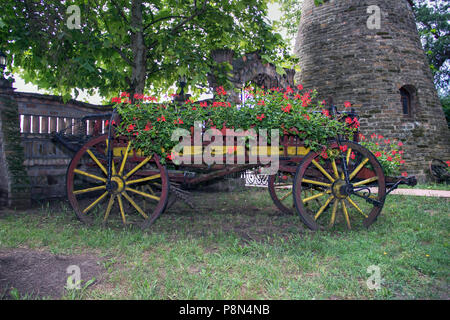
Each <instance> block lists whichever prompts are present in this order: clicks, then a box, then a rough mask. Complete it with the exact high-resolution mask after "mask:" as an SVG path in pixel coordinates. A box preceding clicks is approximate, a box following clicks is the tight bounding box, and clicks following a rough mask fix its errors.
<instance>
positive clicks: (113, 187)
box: [110, 175, 125, 194]
mask: <svg viewBox="0 0 450 320" xmlns="http://www.w3.org/2000/svg"><path fill="white" fill-rule="evenodd" d="M124 189H125V181H124V180H123V179H122V177H120V176H117V175H115V176H112V177H111V184H110V191H111V192H112V193H114V194H117V193H122V192H123V190H124Z"/></svg>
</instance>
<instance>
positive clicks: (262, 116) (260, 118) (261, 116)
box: [256, 113, 266, 121]
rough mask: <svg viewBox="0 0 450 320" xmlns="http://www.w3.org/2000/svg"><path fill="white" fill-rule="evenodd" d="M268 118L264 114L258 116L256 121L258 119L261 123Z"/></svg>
mask: <svg viewBox="0 0 450 320" xmlns="http://www.w3.org/2000/svg"><path fill="white" fill-rule="evenodd" d="M265 117H266V116H265V115H264V113H262V114H261V115H260V116H258V115H257V116H256V119H258V120H259V121H262V119H264V118H265Z"/></svg>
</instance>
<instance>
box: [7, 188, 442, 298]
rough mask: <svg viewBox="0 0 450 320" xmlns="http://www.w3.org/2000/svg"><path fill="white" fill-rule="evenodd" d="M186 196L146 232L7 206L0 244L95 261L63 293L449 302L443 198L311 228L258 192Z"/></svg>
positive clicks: (51, 208) (393, 203) (395, 201)
mask: <svg viewBox="0 0 450 320" xmlns="http://www.w3.org/2000/svg"><path fill="white" fill-rule="evenodd" d="M192 195H193V202H194V203H195V205H196V207H195V209H190V208H189V207H188V206H186V205H185V204H184V203H182V202H177V203H176V204H175V205H174V206H173V207H172V208H171V209H170V210H168V211H167V212H166V213H164V214H163V215H162V216H161V217H160V218H159V219H158V220H157V221H156V223H155V224H154V225H153V226H151V227H150V229H149V230H147V231H141V230H139V229H137V228H133V227H127V228H123V227H121V225H120V222H119V217H116V220H114V221H112V222H111V223H110V224H109V227H107V228H101V227H100V226H90V227H88V226H84V225H82V224H81V223H79V222H78V221H77V220H76V219H75V214H74V213H73V212H72V211H71V209H69V207H68V205H67V204H66V203H65V202H59V203H51V204H49V205H44V206H43V207H42V208H39V209H35V210H28V211H26V212H20V211H16V212H15V211H10V212H2V213H0V249H9V248H27V249H32V250H39V251H45V252H50V253H54V254H64V255H77V254H90V255H93V256H95V257H97V258H98V263H99V264H100V265H101V266H102V268H104V276H102V278H101V279H100V281H97V282H96V283H95V284H94V285H92V286H90V287H88V288H87V289H85V290H81V291H77V292H76V293H74V292H66V294H65V295H64V296H63V298H65V299H71V298H76V299H448V296H449V265H450V263H449V262H450V259H449V230H450V219H449V213H450V200H449V199H443V198H425V197H406V196H397V195H392V196H390V197H389V198H388V200H387V201H386V204H385V207H384V209H383V212H382V214H381V216H380V218H379V219H378V221H376V222H375V223H374V224H373V225H372V226H371V227H370V229H368V230H367V229H356V230H352V231H346V230H345V228H337V230H334V231H326V232H324V231H322V232H311V231H309V230H307V229H305V227H304V226H303V224H302V222H301V221H300V218H299V217H298V216H286V215H280V214H279V213H278V212H277V211H276V209H275V207H274V205H273V204H272V201H271V199H270V197H269V195H268V193H267V190H265V189H259V188H257V189H256V190H255V189H246V191H243V192H234V193H198V192H194V193H193V194H192ZM371 265H376V266H378V267H379V268H380V272H381V277H382V283H381V289H380V290H370V289H369V288H368V287H367V285H366V281H367V279H368V277H369V276H370V273H368V272H367V268H368V267H369V266H371ZM0 294H1V293H0ZM16 295H17V296H18V297H19V298H20V297H21V298H27V297H29V296H28V295H27V293H19V294H17V293H16Z"/></svg>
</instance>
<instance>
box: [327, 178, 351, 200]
mask: <svg viewBox="0 0 450 320" xmlns="http://www.w3.org/2000/svg"><path fill="white" fill-rule="evenodd" d="M352 189H353V185H352V184H348V185H347V184H346V183H345V181H344V180H341V179H339V180H336V181H335V182H334V183H333V185H332V187H331V190H332V192H333V195H334V196H335V197H336V198H338V199H345V198H347V197H348V196H349V194H350V192H351V190H352Z"/></svg>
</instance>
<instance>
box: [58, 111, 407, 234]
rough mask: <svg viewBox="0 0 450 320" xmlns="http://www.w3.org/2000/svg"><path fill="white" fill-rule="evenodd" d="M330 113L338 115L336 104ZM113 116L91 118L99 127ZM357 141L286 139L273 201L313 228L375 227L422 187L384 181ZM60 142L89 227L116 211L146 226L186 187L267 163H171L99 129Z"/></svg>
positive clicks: (70, 189)
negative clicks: (389, 201) (390, 199)
mask: <svg viewBox="0 0 450 320" xmlns="http://www.w3.org/2000/svg"><path fill="white" fill-rule="evenodd" d="M330 110H331V112H332V114H337V112H336V109H335V107H332V108H330ZM111 116H112V115H111V114H107V115H105V114H102V115H93V116H89V117H86V119H90V121H94V122H96V123H97V124H100V121H101V120H102V119H109V118H110V117H111ZM86 119H84V120H86ZM111 119H112V118H111ZM97 127H98V126H97ZM357 136H358V135H356V136H355V139H353V141H349V140H344V139H343V138H342V137H336V138H335V139H332V140H330V141H329V146H328V150H331V152H330V154H331V156H326V157H324V156H323V155H321V154H319V153H317V152H314V151H311V150H309V149H308V148H306V147H305V145H304V142H303V141H302V140H300V139H299V138H298V137H296V136H290V135H285V136H282V137H281V139H280V145H279V149H278V151H277V152H278V156H279V170H278V172H277V173H276V174H273V175H271V176H270V177H269V179H268V190H269V193H270V196H271V198H272V199H273V202H274V204H275V205H276V207H277V208H278V209H279V210H280V212H282V213H286V214H291V213H295V212H296V213H298V214H299V216H300V218H301V220H302V221H303V222H304V223H305V224H306V226H307V227H308V228H310V229H313V230H318V229H324V228H329V227H331V226H333V225H335V224H337V223H339V224H346V225H347V226H348V228H351V227H352V226H354V225H358V224H359V225H363V226H365V227H369V226H370V225H371V224H372V223H373V222H374V221H375V220H376V219H377V217H378V216H379V215H380V213H381V210H382V208H383V205H384V202H385V199H386V196H387V195H388V194H389V193H390V192H391V191H392V190H394V189H395V188H397V187H398V185H400V184H408V185H415V184H416V179H415V178H414V177H409V178H403V177H387V176H385V174H384V172H383V169H382V167H381V165H380V163H379V162H378V160H377V158H376V157H375V156H374V155H373V154H372V153H371V152H370V151H369V150H368V149H366V148H364V147H363V146H361V145H360V144H358V141H357ZM56 138H57V139H58V140H59V141H60V142H62V143H63V144H65V145H66V146H67V147H69V148H71V149H73V150H74V151H75V155H74V156H73V159H72V161H71V163H70V165H69V167H68V170H67V196H68V199H69V202H70V204H71V206H72V208H73V209H74V211H75V213H76V215H77V217H78V218H79V219H80V220H81V221H83V222H86V223H90V222H92V221H93V220H96V219H98V220H102V221H103V222H106V221H107V219H108V217H110V216H111V214H112V212H117V213H118V214H119V215H120V217H121V219H122V222H123V223H124V224H128V223H133V224H139V225H140V226H141V227H142V228H147V227H149V226H150V225H151V224H152V223H153V222H154V221H155V220H156V219H157V218H158V217H159V216H160V215H161V214H162V213H163V212H164V210H166V209H167V207H168V202H169V197H170V196H171V195H175V196H177V197H181V198H183V197H184V196H186V192H185V189H186V187H191V186H193V185H196V184H200V183H203V182H205V181H209V180H212V179H217V178H220V177H224V176H227V175H230V174H232V173H238V172H243V171H246V170H248V169H251V168H257V167H259V166H261V164H260V163H256V164H255V163H249V162H248V161H247V160H246V162H245V163H243V164H242V163H239V164H238V162H237V161H235V162H233V163H231V164H230V163H228V164H217V165H206V164H204V163H202V164H189V165H186V164H181V165H175V164H174V163H173V162H171V161H168V162H167V163H165V164H164V165H163V164H162V161H161V159H160V158H159V156H158V155H156V154H153V155H150V156H144V155H143V154H142V153H141V152H140V151H139V150H135V149H133V147H132V143H131V141H130V140H129V139H128V138H126V137H122V136H115V135H114V130H113V128H112V126H110V127H109V131H108V132H107V133H105V134H100V133H99V131H98V130H97V134H94V136H93V137H90V139H89V140H88V141H86V142H83V144H82V145H81V147H80V146H79V147H74V145H73V144H71V142H70V141H68V139H67V137H65V136H64V134H63V133H59V134H57V135H56ZM206 146H207V143H206V144H204V145H203V148H204V147H206ZM256 147H257V148H258V146H256ZM200 151H201V150H200ZM226 152H227V150H224V152H223V153H224V157H225V153H226ZM239 152H243V153H244V155H245V157H246V159H248V157H249V155H250V154H251V152H252V150H250V149H244V150H241V151H239V150H238V149H237V148H234V150H233V154H234V155H235V156H236V157H237V156H238V155H239ZM192 156H194V154H192ZM224 163H225V161H224Z"/></svg>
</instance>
